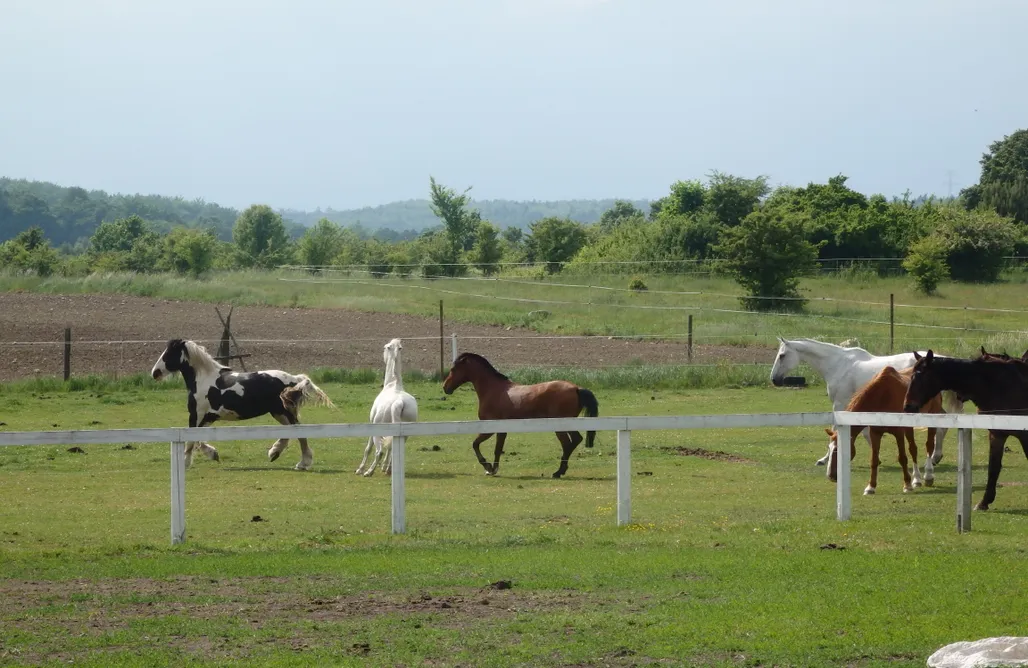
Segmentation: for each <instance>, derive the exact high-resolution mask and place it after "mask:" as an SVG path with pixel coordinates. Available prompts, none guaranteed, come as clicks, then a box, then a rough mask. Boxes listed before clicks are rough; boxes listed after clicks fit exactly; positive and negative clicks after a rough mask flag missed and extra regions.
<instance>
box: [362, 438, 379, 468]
mask: <svg viewBox="0 0 1028 668" xmlns="http://www.w3.org/2000/svg"><path fill="white" fill-rule="evenodd" d="M383 438H384V437H383V436H372V437H371V438H369V439H368V447H369V448H370V447H371V444H372V443H374V444H375V454H374V456H373V457H372V458H371V463H370V464H368V468H366V469H364V477H365V478H370V477H371V476H373V475H374V474H375V469H376V468H378V465H379V463H380V462H381V461H382V439H383Z"/></svg>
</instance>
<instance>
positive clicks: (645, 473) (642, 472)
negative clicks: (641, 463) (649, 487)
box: [636, 471, 653, 475]
mask: <svg viewBox="0 0 1028 668" xmlns="http://www.w3.org/2000/svg"><path fill="white" fill-rule="evenodd" d="M636 475H653V471H639V472H638V473H636Z"/></svg>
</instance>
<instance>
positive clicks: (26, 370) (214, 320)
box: [0, 292, 774, 381]
mask: <svg viewBox="0 0 1028 668" xmlns="http://www.w3.org/2000/svg"><path fill="white" fill-rule="evenodd" d="M223 312H224V310H223ZM65 327H70V328H71V335H72V358H71V367H72V373H73V374H76V375H84V374H88V373H107V374H120V375H128V374H134V373H140V372H147V371H149V370H150V369H151V368H152V367H153V364H154V362H156V361H157V358H158V357H159V356H160V354H161V352H162V351H163V350H164V344H165V343H166V342H167V340H168V339H170V338H189V339H193V340H195V341H199V342H201V343H203V344H204V345H205V346H207V347H208V349H209V350H211V351H212V352H213V351H215V350H216V349H217V344H218V340H219V339H220V338H221V323H220V322H219V321H218V317H217V315H216V314H215V312H214V305H213V304H209V303H200V302H190V301H176V300H165V299H150V298H143V297H132V296H126V295H45V294H35V293H20V292H14V293H3V294H0V381H7V380H15V379H18V378H27V377H32V376H59V375H61V374H62V373H63V346H64V343H63V342H64V328H65ZM232 331H233V334H234V335H235V337H236V339H237V340H238V341H239V343H240V345H241V346H242V347H243V350H244V352H247V353H249V354H250V355H251V357H250V358H248V359H247V360H246V366H247V368H249V369H253V368H263V369H270V368H279V369H287V370H291V371H296V372H300V371H304V370H308V369H312V368H316V367H336V368H374V369H378V368H379V367H380V366H381V364H382V346H383V345H384V344H385V342H386V341H388V340H389V339H391V338H393V337H399V338H402V339H404V349H403V352H404V365H405V367H406V368H408V369H420V370H422V371H426V372H431V371H436V370H438V368H439V322H438V320H435V319H431V318H422V317H418V316H410V315H400V314H391V313H368V312H363V311H346V310H342V309H305V308H287V307H273V306H241V307H238V308H236V309H235V311H234V313H233V315H232ZM444 331H445V335H446V340H445V342H444V361H445V364H446V365H448V364H449V362H450V341H449V336H450V334H451V333H453V332H456V334H457V337H458V340H459V345H460V350H461V351H462V352H463V351H473V352H477V353H479V354H481V355H484V356H485V357H487V358H488V359H489V360H490V361H491V362H493V364H494V365H495V366H496V367H497V368H499V369H500V370H501V371H502V370H504V369H510V368H516V367H522V366H555V367H558V366H578V367H588V368H600V367H608V366H623V365H626V364H631V363H638V362H642V363H646V364H685V363H686V359H687V355H686V349H687V347H686V344H685V343H684V342H679V341H671V342H664V341H647V340H625V339H611V338H609V337H604V336H589V337H553V336H547V335H542V334H539V333H537V332H533V331H531V330H528V329H523V328H512V329H507V328H504V327H489V326H480V325H466V324H462V323H455V322H446V323H445V330H444ZM773 357H774V354H773V350H772V349H770V348H766V347H737V346H720V345H694V347H693V362H694V363H696V364H711V363H717V362H736V363H738V362H743V363H746V362H750V363H752V362H756V363H768V364H769V365H770V362H771V360H772V358H773ZM234 366H238V363H237V364H234Z"/></svg>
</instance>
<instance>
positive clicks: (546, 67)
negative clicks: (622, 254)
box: [0, 0, 1028, 209]
mask: <svg viewBox="0 0 1028 668" xmlns="http://www.w3.org/2000/svg"><path fill="white" fill-rule="evenodd" d="M1025 26H1028V1H1026V0H966V1H963V0H961V1H957V0H716V1H713V0H711V1H703V2H696V1H692V0H360V1H349V0H336V1H332V0H321V1H315V0H276V1H271V0H234V1H228V0H174V2H153V1H150V0H0V175H5V176H12V177H26V178H31V179H39V180H48V181H55V182H58V183H60V184H63V185H81V186H83V187H86V188H102V189H105V190H107V191H109V192H142V193H160V194H169V195H182V196H185V197H187V198H193V197H203V198H205V199H207V200H208V201H216V202H219V203H222V204H226V205H230V206H236V207H242V206H247V205H249V204H251V203H255V202H262V203H268V204H271V205H273V206H275V207H295V208H306V209H313V208H315V207H318V206H320V207H334V208H351V207H359V206H368V205H370V206H373V205H377V204H384V203H387V202H390V201H393V200H399V199H408V198H415V197H424V196H426V194H427V191H428V178H429V175H430V174H431V175H433V176H435V177H436V179H437V180H440V181H441V182H443V183H444V184H447V185H450V186H453V187H457V188H464V187H467V186H474V189H473V190H472V195H473V196H474V197H476V198H478V199H492V198H509V199H538V200H546V199H564V198H599V197H625V198H652V197H659V196H661V195H663V194H665V193H666V192H667V189H668V186H669V185H670V184H671V183H672V182H673V181H675V180H676V179H690V178H703V176H704V174H705V173H707V172H709V171H710V170H712V169H717V170H721V171H725V172H730V173H735V174H739V175H743V176H755V175H758V174H766V175H768V176H769V177H770V178H771V182H772V183H774V184H780V183H790V184H797V185H802V184H805V183H807V182H808V181H811V180H815V181H821V182H823V181H825V180H827V178H828V177H830V176H832V175H834V174H837V173H840V172H841V173H844V174H847V175H849V176H850V178H851V181H850V183H851V185H852V186H853V187H855V188H857V189H858V190H862V191H864V192H884V193H886V194H889V195H892V194H898V193H901V192H902V191H904V190H905V189H907V188H909V189H911V190H912V191H913V192H914V193H915V194H918V193H925V192H934V193H938V194H942V195H945V194H947V192H948V190H949V187H950V186H949V182H950V180H952V188H953V191H954V192H956V191H957V190H958V189H959V188H960V187H962V186H965V185H967V184H968V183H973V182H975V181H976V180H977V178H978V159H979V158H980V157H981V154H982V152H983V151H984V150H985V149H986V148H987V146H988V144H989V143H990V142H992V141H994V140H996V139H999V138H1001V137H1003V136H1004V135H1006V134H1010V133H1011V132H1013V131H1015V130H1017V129H1019V128H1024V127H1028V85H1026V83H1025V82H1026V81H1028V38H1026V36H1025V35H1026V33H1025Z"/></svg>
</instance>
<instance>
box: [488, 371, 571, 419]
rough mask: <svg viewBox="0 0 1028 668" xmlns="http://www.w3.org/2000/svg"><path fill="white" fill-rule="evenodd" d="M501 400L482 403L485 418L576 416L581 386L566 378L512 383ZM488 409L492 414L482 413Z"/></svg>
mask: <svg viewBox="0 0 1028 668" xmlns="http://www.w3.org/2000/svg"><path fill="white" fill-rule="evenodd" d="M501 401H502V405H501V402H500V401H496V402H495V403H494V402H489V404H490V405H488V406H486V405H480V406H479V414H480V415H479V417H481V418H482V419H500V420H503V419H507V418H542V417H575V416H577V415H578V413H579V411H580V410H581V407H580V406H579V403H578V386H577V385H575V384H574V383H571V382H569V381H566V380H550V381H546V382H544V383H536V384H534V385H511V386H510V387H508V388H507V391H506V393H505V396H504V398H503V400H501ZM483 408H485V409H486V410H487V411H488V412H489V413H490V414H491V415H490V416H489V417H485V416H483V415H482V412H483V411H482V409H483Z"/></svg>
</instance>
